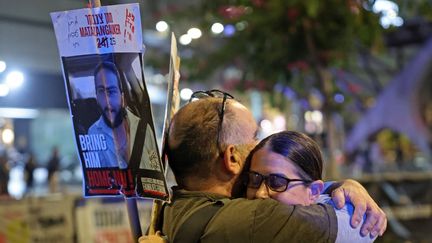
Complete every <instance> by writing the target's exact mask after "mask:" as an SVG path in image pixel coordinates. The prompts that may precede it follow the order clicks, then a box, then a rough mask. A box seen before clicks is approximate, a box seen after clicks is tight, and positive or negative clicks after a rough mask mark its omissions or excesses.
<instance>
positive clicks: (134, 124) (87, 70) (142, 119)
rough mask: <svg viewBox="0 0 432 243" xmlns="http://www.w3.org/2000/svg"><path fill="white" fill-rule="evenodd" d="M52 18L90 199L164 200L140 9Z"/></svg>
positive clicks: (108, 8)
mask: <svg viewBox="0 0 432 243" xmlns="http://www.w3.org/2000/svg"><path fill="white" fill-rule="evenodd" d="M51 19H52V21H53V25H54V30H55V34H56V39H57V45H58V47H59V53H60V57H61V60H62V67H63V74H64V79H65V86H66V90H67V97H68V103H69V108H70V112H71V117H72V123H73V128H74V134H75V142H76V147H77V152H78V156H79V158H80V161H81V165H82V170H83V179H84V180H83V184H84V195H85V196H104V195H110V196H121V195H124V196H126V197H151V198H157V199H166V198H167V197H168V189H167V186H166V181H165V177H164V168H163V165H162V161H161V158H160V155H159V149H158V146H157V143H156V136H155V131H154V123H153V117H152V110H151V105H150V99H149V95H148V93H147V88H146V84H145V80H144V74H143V71H142V68H143V61H142V60H143V54H144V46H143V44H142V43H143V41H142V32H141V17H140V11H139V4H120V5H110V6H101V7H98V8H91V9H89V8H83V9H76V10H68V11H59V12H53V13H51ZM96 20H97V21H96Z"/></svg>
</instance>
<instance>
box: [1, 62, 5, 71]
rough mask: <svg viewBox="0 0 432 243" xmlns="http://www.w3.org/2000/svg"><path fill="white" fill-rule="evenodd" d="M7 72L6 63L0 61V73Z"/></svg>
mask: <svg viewBox="0 0 432 243" xmlns="http://www.w3.org/2000/svg"><path fill="white" fill-rule="evenodd" d="M4 70H6V62H5V61H0V73H2V72H4Z"/></svg>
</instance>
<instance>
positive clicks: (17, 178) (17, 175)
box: [8, 166, 25, 199]
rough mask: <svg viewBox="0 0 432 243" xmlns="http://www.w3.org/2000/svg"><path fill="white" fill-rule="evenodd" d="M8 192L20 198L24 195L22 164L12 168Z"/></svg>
mask: <svg viewBox="0 0 432 243" xmlns="http://www.w3.org/2000/svg"><path fill="white" fill-rule="evenodd" d="M8 192H9V194H10V195H11V196H12V197H14V198H16V199H20V198H21V197H22V196H23V194H24V192H25V183H24V171H23V168H22V167H21V166H14V167H12V168H11V170H10V172H9V184H8Z"/></svg>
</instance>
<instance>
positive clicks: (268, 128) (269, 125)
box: [260, 119, 273, 132]
mask: <svg viewBox="0 0 432 243" xmlns="http://www.w3.org/2000/svg"><path fill="white" fill-rule="evenodd" d="M260 127H261V128H262V129H263V130H264V131H265V132H269V131H271V130H272V129H273V125H272V123H271V121H269V120H267V119H264V120H262V121H261V122H260Z"/></svg>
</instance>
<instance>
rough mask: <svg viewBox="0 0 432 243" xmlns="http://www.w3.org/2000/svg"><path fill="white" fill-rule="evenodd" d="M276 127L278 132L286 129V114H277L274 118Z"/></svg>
mask: <svg viewBox="0 0 432 243" xmlns="http://www.w3.org/2000/svg"><path fill="white" fill-rule="evenodd" d="M273 124H274V128H275V130H276V131H277V132H279V131H283V130H285V129H286V120H285V117H284V116H281V115H279V116H276V117H275V118H274V120H273Z"/></svg>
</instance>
